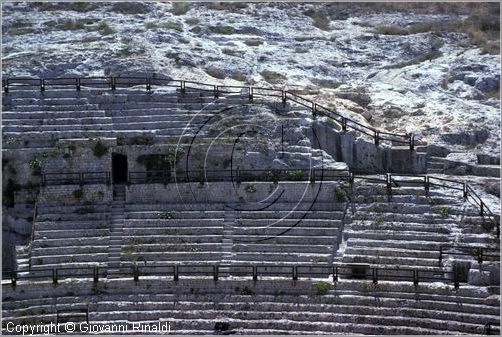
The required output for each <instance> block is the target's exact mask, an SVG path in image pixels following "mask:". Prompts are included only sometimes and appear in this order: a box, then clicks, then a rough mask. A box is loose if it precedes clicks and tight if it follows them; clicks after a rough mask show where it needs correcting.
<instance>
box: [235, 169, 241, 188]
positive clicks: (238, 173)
mask: <svg viewBox="0 0 502 337" xmlns="http://www.w3.org/2000/svg"><path fill="white" fill-rule="evenodd" d="M235 182H236V183H237V185H240V183H241V170H240V169H239V168H237V170H236V173H235Z"/></svg>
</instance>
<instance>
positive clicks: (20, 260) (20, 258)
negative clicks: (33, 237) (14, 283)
mask: <svg viewBox="0 0 502 337" xmlns="http://www.w3.org/2000/svg"><path fill="white" fill-rule="evenodd" d="M15 249H16V270H17V271H18V274H20V275H23V274H26V273H28V272H29V271H30V252H29V247H26V246H16V248H15Z"/></svg>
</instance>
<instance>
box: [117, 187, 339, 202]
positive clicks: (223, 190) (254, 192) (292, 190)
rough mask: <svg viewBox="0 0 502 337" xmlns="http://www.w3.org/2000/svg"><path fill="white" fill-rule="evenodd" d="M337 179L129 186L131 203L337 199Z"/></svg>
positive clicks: (128, 197) (129, 200)
mask: <svg viewBox="0 0 502 337" xmlns="http://www.w3.org/2000/svg"><path fill="white" fill-rule="evenodd" d="M339 188H340V186H339V184H338V183H337V182H323V183H322V184H321V183H319V182H316V183H313V184H311V183H308V182H281V183H278V184H277V185H275V184H274V183H264V182H243V183H241V184H235V185H234V184H232V182H211V183H205V184H204V185H201V184H200V183H198V182H194V183H189V184H176V183H170V184H167V185H163V184H143V185H139V184H138V185H130V186H128V187H127V189H126V202H127V203H206V204H212V203H243V204H245V203H256V202H260V201H262V202H263V203H270V202H272V201H274V200H276V199H277V198H278V199H277V202H281V203H282V202H285V203H297V202H300V201H302V202H312V201H314V200H316V201H317V202H321V203H322V202H327V203H330V202H336V201H337V200H336V192H335V191H336V190H337V189H339ZM316 198H317V199H316Z"/></svg>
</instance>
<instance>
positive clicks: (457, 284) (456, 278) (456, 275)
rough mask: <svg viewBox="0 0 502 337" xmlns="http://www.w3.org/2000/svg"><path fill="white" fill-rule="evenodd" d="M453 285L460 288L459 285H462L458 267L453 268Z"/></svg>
mask: <svg viewBox="0 0 502 337" xmlns="http://www.w3.org/2000/svg"><path fill="white" fill-rule="evenodd" d="M453 286H454V287H455V289H458V287H459V286H460V281H459V279H458V269H457V268H455V269H453Z"/></svg>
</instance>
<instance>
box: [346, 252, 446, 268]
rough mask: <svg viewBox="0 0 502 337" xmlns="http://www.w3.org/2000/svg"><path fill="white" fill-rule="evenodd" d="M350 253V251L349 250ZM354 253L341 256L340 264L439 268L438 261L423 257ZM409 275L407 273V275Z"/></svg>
mask: <svg viewBox="0 0 502 337" xmlns="http://www.w3.org/2000/svg"><path fill="white" fill-rule="evenodd" d="M349 251H350V250H349ZM354 253H356V254H349V252H345V254H344V255H343V259H342V262H343V263H366V264H371V265H375V266H381V267H384V266H385V267H396V268H397V267H400V266H401V267H402V266H406V267H407V268H420V267H422V266H423V267H431V268H438V267H440V263H439V259H426V258H424V257H419V258H417V257H402V256H380V255H369V254H365V253H364V252H363V253H362V254H357V253H358V251H357V250H356V251H355V252H354ZM408 274H409V273H408Z"/></svg>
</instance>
